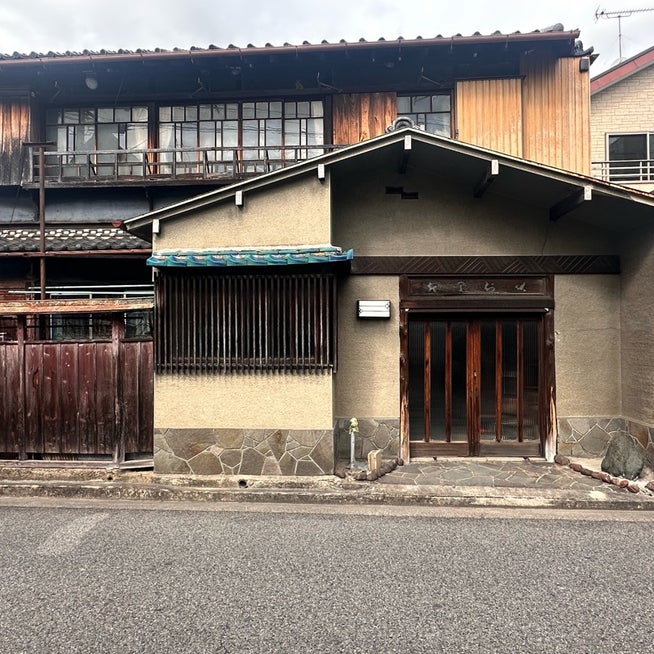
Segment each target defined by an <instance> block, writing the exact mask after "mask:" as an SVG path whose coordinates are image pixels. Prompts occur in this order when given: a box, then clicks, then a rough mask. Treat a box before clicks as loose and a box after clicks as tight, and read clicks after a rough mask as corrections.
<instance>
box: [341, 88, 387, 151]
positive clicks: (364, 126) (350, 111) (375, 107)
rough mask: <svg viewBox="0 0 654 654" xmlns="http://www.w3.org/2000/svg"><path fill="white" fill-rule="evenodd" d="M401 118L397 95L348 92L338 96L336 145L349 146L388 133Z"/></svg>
mask: <svg viewBox="0 0 654 654" xmlns="http://www.w3.org/2000/svg"><path fill="white" fill-rule="evenodd" d="M395 118H397V96H396V94H395V93H346V94H343V95H337V96H335V97H334V105H333V122H334V143H336V144H337V145H349V144H351V143H360V142H361V141H366V140H367V139H370V138H373V137H375V136H380V135H381V134H384V132H385V131H386V128H387V127H388V126H389V125H390V124H391V123H392V122H393V121H394V120H395Z"/></svg>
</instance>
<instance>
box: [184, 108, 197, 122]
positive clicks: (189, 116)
mask: <svg viewBox="0 0 654 654" xmlns="http://www.w3.org/2000/svg"><path fill="white" fill-rule="evenodd" d="M185 119H186V120H187V121H188V122H193V123H194V122H197V119H198V108H197V107H196V106H195V105H193V106H189V107H186V111H185Z"/></svg>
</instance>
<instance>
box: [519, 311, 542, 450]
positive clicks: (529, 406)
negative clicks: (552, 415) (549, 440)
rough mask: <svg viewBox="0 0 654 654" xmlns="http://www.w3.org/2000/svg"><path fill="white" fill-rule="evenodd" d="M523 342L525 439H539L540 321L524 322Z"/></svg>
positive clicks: (523, 418)
mask: <svg viewBox="0 0 654 654" xmlns="http://www.w3.org/2000/svg"><path fill="white" fill-rule="evenodd" d="M522 342H523V379H524V393H523V396H524V400H523V402H524V409H523V417H522V420H523V429H522V431H523V433H522V437H523V440H538V438H539V425H538V397H539V392H538V390H539V383H538V370H539V365H538V363H539V356H538V323H537V322H536V321H535V320H526V321H524V322H523V323H522Z"/></svg>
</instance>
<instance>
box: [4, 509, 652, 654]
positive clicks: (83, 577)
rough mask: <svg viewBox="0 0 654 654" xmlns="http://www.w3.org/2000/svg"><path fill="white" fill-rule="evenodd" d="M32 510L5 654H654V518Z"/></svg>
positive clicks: (21, 531) (12, 591)
mask: <svg viewBox="0 0 654 654" xmlns="http://www.w3.org/2000/svg"><path fill="white" fill-rule="evenodd" d="M23 504H24V505H23V506H16V505H15V504H14V505H12V503H11V502H2V503H1V504H0V570H1V571H2V573H1V575H2V576H1V578H0V652H1V653H3V654H14V653H19V652H30V653H32V652H38V653H41V652H43V653H46V652H47V653H48V654H50V653H52V654H55V653H58V652H62V653H63V652H65V653H67V654H68V653H71V652H89V653H96V652H103V653H104V652H121V653H125V652H135V653H150V652H152V653H154V652H157V653H162V652H180V653H186V652H284V653H287V652H320V653H326V652H402V653H404V652H448V653H450V652H466V653H467V652H512V653H513V652H569V653H570V652H575V653H576V652H600V651H601V652H611V653H618V652H630V653H631V654H636V653H638V652H641V653H643V654H644V653H645V652H647V653H648V654H649V653H650V652H652V651H653V650H654V645H653V643H654V617H653V616H654V606H653V598H654V573H653V572H652V537H653V535H654V516H649V515H643V514H636V513H631V514H630V513H629V512H621V513H615V514H610V513H600V512H595V513H593V512H591V513H586V514H575V513H572V512H558V513H557V512H543V511H537V512H533V513H532V514H529V513H528V512H518V511H511V510H505V511H504V512H502V511H488V510H458V511H457V510H449V511H448V510H443V509H440V510H439V509H432V510H430V509H419V510H418V509H417V510H411V509H410V508H392V507H378V508H376V507H368V508H357V507H350V508H331V507H324V506H323V507H284V506H280V505H275V506H265V505H257V506H248V507H244V506H229V507H227V506H212V507H210V508H208V507H206V505H205V506H203V507H202V508H201V509H200V510H197V507H195V506H183V505H176V506H170V505H168V506H166V505H163V504H156V503H152V504H148V505H146V504H139V503H137V502H131V501H124V502H122V503H118V502H113V503H112V502H96V503H94V504H81V503H78V504H76V505H72V506H73V508H70V507H71V505H68V506H69V508H57V507H55V506H53V505H52V504H50V503H48V502H45V501H33V502H23ZM137 507H138V508H137Z"/></svg>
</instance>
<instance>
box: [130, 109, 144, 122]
mask: <svg viewBox="0 0 654 654" xmlns="http://www.w3.org/2000/svg"><path fill="white" fill-rule="evenodd" d="M132 122H133V123H147V122H148V108H147V107H132Z"/></svg>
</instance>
